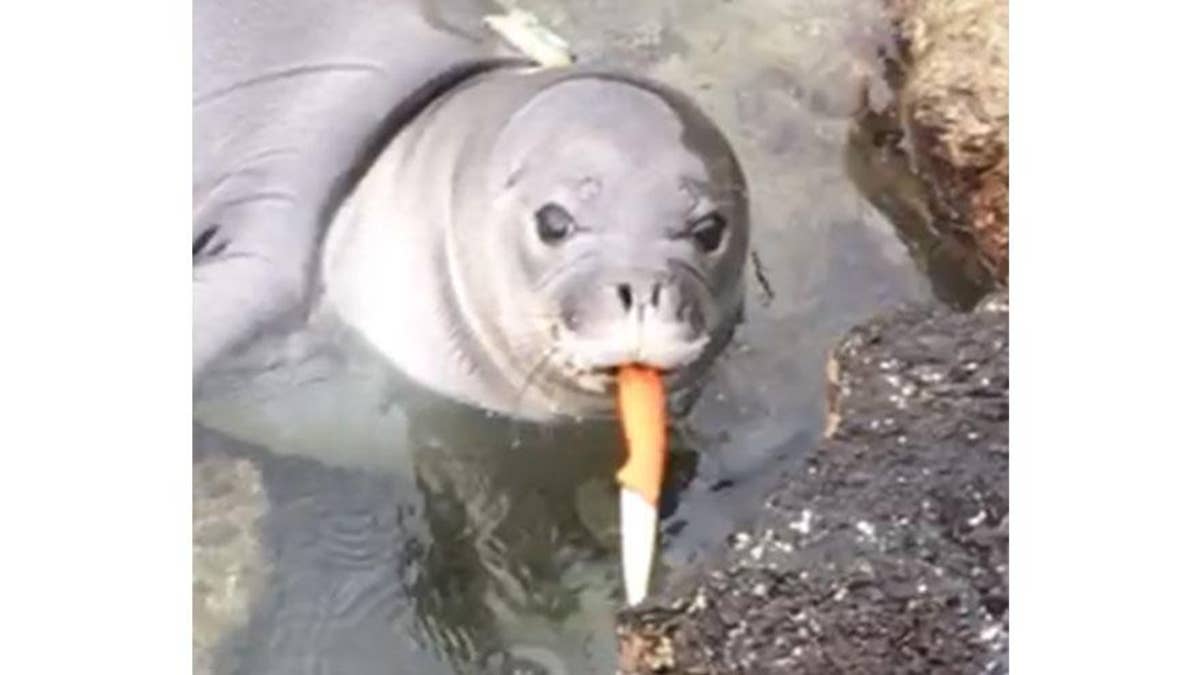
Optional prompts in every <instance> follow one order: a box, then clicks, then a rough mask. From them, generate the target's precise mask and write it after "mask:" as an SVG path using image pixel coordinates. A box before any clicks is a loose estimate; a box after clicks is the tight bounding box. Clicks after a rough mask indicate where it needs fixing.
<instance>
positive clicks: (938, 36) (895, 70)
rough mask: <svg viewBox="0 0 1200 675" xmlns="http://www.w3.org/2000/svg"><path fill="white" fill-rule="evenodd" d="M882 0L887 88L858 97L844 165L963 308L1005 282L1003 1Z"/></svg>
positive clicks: (948, 296) (1005, 33) (1005, 59)
mask: <svg viewBox="0 0 1200 675" xmlns="http://www.w3.org/2000/svg"><path fill="white" fill-rule="evenodd" d="M883 2H884V5H885V6H886V7H887V10H888V12H889V14H890V15H891V17H892V22H893V26H894V30H895V34H896V40H897V43H898V48H897V50H896V51H895V52H894V53H893V52H887V53H884V54H883V55H882V56H883V58H884V60H885V61H886V62H887V64H888V66H889V68H890V71H891V72H890V77H889V81H890V83H891V85H892V88H893V90H894V92H895V97H894V99H893V101H892V102H891V103H889V104H888V105H887V106H883V107H872V106H864V108H863V110H862V112H861V113H860V116H859V126H858V129H857V130H856V132H855V134H852V139H851V145H852V146H854V147H855V148H856V152H857V155H856V156H855V157H853V158H852V159H853V160H855V161H858V163H859V164H860V166H858V167H851V174H852V175H854V176H855V179H856V181H857V182H859V183H860V185H861V186H862V187H863V188H864V191H865V192H867V193H868V195H869V196H870V197H871V198H872V201H873V202H874V203H875V204H876V206H878V207H879V208H880V209H881V210H883V211H884V212H886V213H888V214H889V216H890V217H891V218H892V220H893V221H894V222H896V224H897V226H898V228H899V229H900V230H901V234H902V235H903V236H904V237H905V238H906V239H908V240H910V242H911V243H912V244H913V245H914V246H916V247H918V248H921V249H922V250H921V254H920V257H921V258H923V260H922V262H923V263H924V264H925V266H926V267H927V269H930V271H931V273H933V274H938V275H941V276H942V277H944V278H945V277H949V278H953V284H954V286H955V288H953V289H950V290H948V291H945V292H943V293H942V295H943V298H944V299H947V300H950V301H958V302H960V304H961V303H962V302H966V303H967V305H968V306H969V305H970V304H973V303H974V300H976V299H978V297H979V295H981V294H982V293H983V292H985V291H986V290H987V289H988V288H994V287H996V286H1007V284H1008V2H1007V0H883ZM870 147H874V148H875V149H876V153H875V155H874V156H873V157H872V156H871V154H870V153H869V152H868V151H867V150H864V149H863V148H870ZM864 163H867V164H870V165H871V166H869V167H867V166H861V165H862V164H864ZM954 277H957V278H954ZM972 289H975V292H974V293H972Z"/></svg>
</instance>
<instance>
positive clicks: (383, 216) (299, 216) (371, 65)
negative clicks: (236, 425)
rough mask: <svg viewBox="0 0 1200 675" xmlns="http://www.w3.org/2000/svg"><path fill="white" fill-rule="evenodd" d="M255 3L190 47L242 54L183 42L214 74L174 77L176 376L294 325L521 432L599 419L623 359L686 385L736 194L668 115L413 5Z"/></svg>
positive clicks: (731, 302) (630, 80) (722, 329)
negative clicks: (189, 266)
mask: <svg viewBox="0 0 1200 675" xmlns="http://www.w3.org/2000/svg"><path fill="white" fill-rule="evenodd" d="M209 4H212V3H209ZM283 4H286V5H287V7H286V9H287V11H286V12H284V11H280V8H281V7H282V6H283ZM203 5H205V3H204V2H201V3H199V4H198V5H197V7H198V9H197V10H196V11H197V16H198V17H200V15H201V14H203V13H204V12H203V10H202V9H200V7H201V6H203ZM230 6H231V7H232V3H231V5H230ZM263 6H267V7H270V8H272V9H274V10H276V11H274V12H270V13H268V14H269V15H270V18H271V19H272V20H270V21H267V20H264V22H263V23H261V24H255V23H253V22H252V21H249V22H248V21H246V20H245V19H244V18H243V19H240V20H235V21H228V22H227V24H226V25H223V26H222V25H217V24H212V23H210V25H208V26H207V28H206V30H207V31H208V32H207V34H208V35H209V36H212V37H220V38H221V40H224V39H225V36H226V32H225V31H227V30H230V29H232V28H233V27H236V30H234V35H235V37H234V38H233V40H234V42H239V39H240V38H246V39H242V40H240V42H239V44H241V45H242V46H243V47H245V46H247V45H255V46H254V49H253V50H252V51H251V53H250V54H249V55H247V56H245V57H243V58H232V57H231V55H230V52H229V51H228V49H229V48H228V47H227V46H224V47H220V48H217V47H216V46H214V48H213V49H212V50H207V49H206V47H205V46H200V47H198V49H200V51H201V52H206V53H210V54H211V64H210V65H211V66H212V70H213V71H214V72H218V73H220V72H222V69H223V68H229V69H232V71H234V74H233V75H228V74H224V75H223V77H215V76H211V75H207V76H206V77H201V76H200V74H199V72H198V73H197V90H198V91H209V92H210V93H208V94H202V95H198V96H197V98H196V102H195V104H194V109H195V110H196V116H197V148H196V154H197V159H196V166H197V172H196V174H197V177H196V183H197V185H206V186H207V187H206V188H205V189H204V190H203V191H202V194H203V196H204V198H203V199H201V200H198V206H197V209H196V218H195V220H194V230H193V231H194V244H193V249H194V256H195V258H194V259H196V260H197V262H196V263H195V266H194V279H195V281H194V288H195V291H194V293H195V303H196V309H195V314H194V321H195V323H196V328H195V330H196V333H195V348H194V368H195V370H196V372H198V373H199V372H202V371H203V369H204V368H205V367H206V366H207V365H208V363H210V362H211V361H212V360H213V359H214V358H215V357H216V356H218V355H219V354H220V353H222V352H223V351H225V350H227V349H229V348H230V347H231V346H234V345H236V344H237V343H238V342H239V341H244V340H245V339H247V338H248V337H250V336H252V335H253V334H254V332H255V331H256V330H260V331H261V330H262V329H263V327H264V326H268V325H270V324H271V322H272V321H278V320H279V319H280V318H281V317H286V316H289V315H292V316H295V315H297V314H299V315H301V316H308V315H309V313H310V309H312V310H313V311H312V313H311V314H312V317H313V318H316V317H325V316H333V317H336V319H337V320H339V321H342V322H344V323H346V324H348V325H350V326H351V327H353V328H354V329H355V330H356V331H357V332H358V333H360V334H361V335H362V337H364V338H365V339H366V341H367V342H369V343H370V344H371V345H372V346H373V347H374V348H375V349H376V350H377V351H378V352H380V353H381V354H382V355H383V356H385V357H386V358H387V359H388V360H389V361H390V362H392V363H393V364H395V365H396V367H397V368H398V369H399V370H400V371H402V372H403V373H405V374H406V375H407V376H409V377H410V378H411V379H413V380H415V381H416V382H417V383H419V384H421V385H423V386H425V387H427V388H429V389H431V390H433V391H436V392H438V393H440V394H442V395H445V396H448V397H450V398H453V399H456V400H459V401H462V402H466V403H469V404H472V405H475V406H479V407H482V408H486V409H490V410H495V411H499V412H502V413H506V414H509V415H513V416H517V417H524V418H529V419H546V418H551V417H554V416H557V415H573V416H597V415H605V414H610V413H611V412H612V409H613V396H612V390H611V389H612V385H613V375H612V370H613V368H614V367H615V366H617V365H619V364H622V363H627V362H639V363H643V364H647V365H651V366H655V367H658V368H662V369H663V370H666V371H668V372H669V379H668V382H669V384H671V385H672V388H673V389H675V390H687V389H688V388H690V387H691V385H692V384H694V383H695V382H696V380H697V378H698V376H699V375H700V374H701V373H702V372H703V371H704V369H705V368H706V367H707V365H708V364H709V363H710V362H711V360H712V359H713V358H714V357H715V355H716V354H718V353H719V352H720V350H721V349H722V348H723V347H724V346H725V344H726V343H727V342H728V340H729V338H730V336H731V335H732V332H733V329H734V326H735V325H736V323H737V322H738V321H739V320H740V317H741V311H742V302H743V272H744V268H745V265H746V258H747V248H748V236H749V224H748V209H747V203H746V188H745V184H744V180H743V176H742V173H741V170H740V168H739V166H738V163H737V161H736V159H735V157H734V155H733V153H732V151H731V149H730V148H729V146H728V144H727V142H726V141H725V139H724V138H723V136H722V135H721V133H720V132H719V130H718V129H717V128H716V127H715V125H714V124H713V123H712V122H711V121H710V120H709V119H708V118H707V117H705V116H704V115H703V114H702V113H701V112H700V111H699V110H698V109H697V108H696V107H695V106H694V105H693V104H692V103H691V102H689V101H688V99H687V98H686V97H684V96H683V95H681V94H679V93H677V92H674V91H672V90H670V89H669V88H667V87H664V86H662V85H660V84H656V83H653V82H649V81H646V80H644V79H642V78H639V77H635V76H631V75H624V74H617V73H611V72H605V71H596V70H587V69H580V68H575V67H568V68H552V69H548V68H535V67H531V66H530V65H529V64H528V63H525V62H521V61H519V60H516V59H513V58H511V57H507V55H505V54H504V53H503V52H502V51H501V50H499V49H497V48H495V47H494V46H489V45H487V44H486V43H485V42H482V41H479V40H475V39H472V38H471V37H470V36H469V35H464V34H463V33H462V31H457V30H447V29H446V28H444V27H442V26H441V25H439V23H438V22H435V21H431V20H430V9H429V5H428V4H427V3H417V2H407V3H406V2H371V1H367V0H357V1H356V2H351V3H344V2H343V3H336V4H320V5H318V4H317V3H312V4H311V5H310V4H309V3H279V2H268V3H256V4H251V5H249V6H248V7H250V8H255V9H258V8H261V7H263ZM335 7H336V9H333V8H335ZM238 8H239V9H237V11H234V10H232V9H226V8H224V7H218V9H219V10H220V11H218V12H216V13H217V14H221V15H222V17H223V18H225V19H230V18H231V17H232V18H238V17H234V16H233V15H234V14H254V12H251V11H249V10H248V9H246V6H244V5H239V6H238ZM318 10H320V12H319V15H320V17H321V20H314V17H316V16H318ZM330 12H332V13H334V14H335V15H336V16H333V17H330V18H329V19H326V14H328V13H330ZM295 15H299V16H301V17H303V20H301V19H300V18H297V16H295ZM264 16H265V15H264ZM285 16H286V19H287V20H286V21H284V22H283V24H282V25H279V24H276V23H274V21H277V20H279V19H280V18H281V17H285ZM254 18H255V19H256V20H257V19H259V18H262V17H257V16H255V17H254ZM197 21H198V25H199V23H200V18H198V19H197ZM238 31H245V32H246V35H243V34H242V33H239V32H238ZM264 31H266V33H267V34H269V35H268V37H266V38H263V37H262V35H261V34H262V33H263V32H264ZM255 33H257V34H259V35H257V36H256V37H254V39H253V40H250V39H249V37H252V35H251V34H255ZM280 40H282V42H283V43H280ZM197 42H198V43H200V42H205V41H204V40H201V39H200V36H199V35H198V36H197ZM329 44H332V45H334V47H333V48H329V49H325V47H326V45H329ZM314 45H315V46H316V47H321V48H322V49H324V51H322V49H316V48H315V47H314ZM235 51H236V50H235ZM259 52H262V56H259ZM281 54H282V55H281ZM325 55H329V56H325ZM318 56H319V58H318ZM301 57H303V58H301ZM199 60H200V59H199V58H198V61H199ZM260 61H261V62H260ZM280 64H287V65H280ZM297 64H299V65H297ZM197 68H198V70H204V67H203V64H198V65H197ZM256 72H262V73H263V74H262V75H257V76H247V73H251V74H252V73H256ZM281 73H283V74H282V75H280V74H281ZM239 83H250V84H240V86H235V85H238V84H239ZM431 83H432V84H431ZM274 90H278V91H274ZM238 97H240V98H241V99H245V100H242V101H241V102H240V103H238V101H236V100H233V99H236V98H238ZM221 106H224V107H225V108H227V109H228V111H227V112H226V113H225V114H223V115H219V114H216V113H215V108H216V107H221ZM397 110H400V111H401V112H400V113H397V112H396V111H397ZM201 118H205V119H203V120H202V119H201ZM248 141H252V142H248ZM380 148H382V149H380ZM208 223H219V225H218V228H219V229H218V231H217V233H216V234H209V232H210V228H211V227H212V225H209V224H208ZM327 229H328V233H327V236H324V235H325V234H326V230H327ZM196 251H198V252H199V253H198V254H197V253H196ZM314 270H315V271H316V272H317V273H316V274H314ZM314 291H315V292H316V293H314Z"/></svg>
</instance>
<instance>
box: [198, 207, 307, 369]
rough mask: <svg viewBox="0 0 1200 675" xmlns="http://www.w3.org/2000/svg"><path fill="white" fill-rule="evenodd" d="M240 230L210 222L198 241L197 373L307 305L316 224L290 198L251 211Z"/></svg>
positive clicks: (247, 213) (203, 228)
mask: <svg viewBox="0 0 1200 675" xmlns="http://www.w3.org/2000/svg"><path fill="white" fill-rule="evenodd" d="M244 215H245V216H247V217H250V218H257V219H258V220H254V221H251V222H248V223H244V224H241V225H240V226H238V227H236V228H234V227H229V226H221V225H208V226H206V227H201V228H198V232H197V233H196V234H195V235H194V236H193V240H192V373H193V374H199V373H200V372H202V371H203V370H205V369H206V368H207V367H208V366H209V365H210V364H211V363H212V362H213V361H214V360H215V359H216V358H217V357H219V356H221V355H222V354H224V353H226V352H227V351H229V350H230V349H232V348H234V347H237V346H238V345H240V344H242V343H244V342H245V341H247V340H248V339H250V338H252V337H253V336H254V335H255V334H257V333H259V332H260V331H262V330H264V329H266V328H268V327H270V326H271V325H273V324H274V323H276V322H278V321H279V320H280V319H282V318H284V317H286V316H287V315H288V313H289V312H291V311H295V310H297V309H298V308H300V307H302V305H303V300H304V298H305V296H306V294H307V291H308V288H309V278H310V277H309V269H308V268H309V266H310V265H309V262H310V255H309V253H308V251H310V250H311V247H312V244H311V240H312V238H313V236H315V233H314V228H312V227H305V226H304V223H301V222H289V221H293V220H297V219H301V218H300V217H299V216H297V215H296V214H295V212H294V210H293V209H291V208H290V207H289V205H288V204H259V205H258V208H254V209H246V210H245V213H244Z"/></svg>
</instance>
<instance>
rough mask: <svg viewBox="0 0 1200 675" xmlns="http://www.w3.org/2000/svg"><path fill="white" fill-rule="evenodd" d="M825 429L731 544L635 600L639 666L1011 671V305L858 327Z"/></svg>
mask: <svg viewBox="0 0 1200 675" xmlns="http://www.w3.org/2000/svg"><path fill="white" fill-rule="evenodd" d="M829 376H830V381H829V400H830V420H829V426H828V433H827V437H826V438H825V440H824V441H823V442H822V443H821V444H820V445H819V446H818V447H817V448H816V449H815V450H814V451H813V452H812V453H811V454H810V456H808V457H807V458H806V459H805V460H804V461H802V462H799V463H797V464H796V465H794V466H792V467H791V468H790V470H789V471H787V472H786V474H785V475H784V478H783V481H782V484H781V485H780V487H778V488H777V489H776V490H775V491H773V492H772V493H771V494H770V495H769V497H768V498H767V500H766V505H765V507H764V510H763V512H762V514H761V516H760V517H759V518H758V520H757V522H756V523H755V525H754V527H753V528H752V529H751V530H749V531H748V532H742V533H738V534H735V535H734V536H733V537H732V538H731V540H730V541H729V543H728V547H727V550H726V551H725V552H724V553H723V554H721V555H720V557H719V559H718V560H713V561H711V563H710V564H709V565H708V566H706V567H704V568H702V569H701V570H699V571H698V572H697V573H696V574H695V575H694V576H693V577H692V578H691V579H690V580H688V581H686V582H684V583H682V584H681V585H679V586H678V587H676V588H674V589H671V590H669V591H668V592H667V593H666V594H665V595H664V596H661V597H657V598H654V599H652V600H651V602H650V604H648V605H645V606H643V607H642V608H639V609H638V610H627V611H626V612H624V613H623V614H622V616H621V620H620V625H619V633H620V636H621V641H622V652H623V653H622V668H623V672H625V673H996V672H1006V671H1007V669H1008V668H1007V651H1008V647H1007V644H1008V308H1007V298H1006V296H995V297H993V298H989V299H988V300H986V301H985V302H984V303H982V304H981V305H980V306H979V308H977V309H976V311H974V312H971V313H954V312H951V311H949V310H945V309H940V308H907V309H903V310H900V311H897V312H895V313H893V314H890V315H887V316H884V317H881V318H877V319H875V320H872V321H869V322H867V323H865V324H862V325H860V326H859V327H857V328H855V329H853V330H852V331H850V333H849V334H848V335H847V337H846V338H845V339H844V340H842V342H841V343H840V344H839V345H838V347H837V348H836V349H835V350H834V353H833V355H832V358H831V359H830V365H829Z"/></svg>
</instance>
